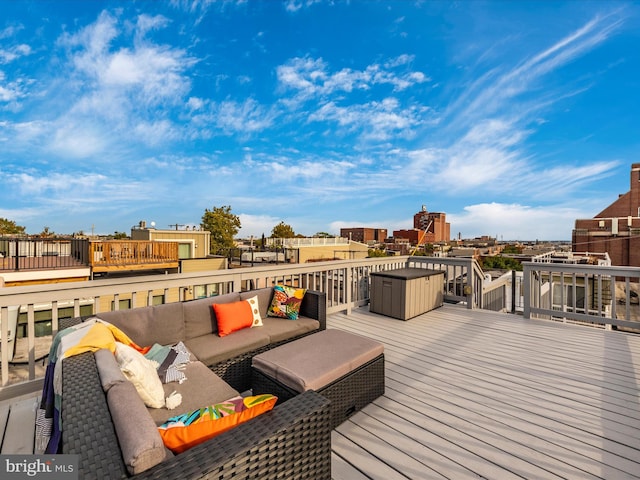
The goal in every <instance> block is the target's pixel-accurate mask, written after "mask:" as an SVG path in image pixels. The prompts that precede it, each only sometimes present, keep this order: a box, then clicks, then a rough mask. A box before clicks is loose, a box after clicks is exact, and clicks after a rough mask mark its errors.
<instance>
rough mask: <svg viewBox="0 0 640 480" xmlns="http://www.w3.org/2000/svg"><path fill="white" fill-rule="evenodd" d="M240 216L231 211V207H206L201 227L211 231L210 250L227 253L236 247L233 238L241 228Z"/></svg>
mask: <svg viewBox="0 0 640 480" xmlns="http://www.w3.org/2000/svg"><path fill="white" fill-rule="evenodd" d="M240 226H241V224H240V218H239V217H238V216H237V215H234V214H233V213H232V212H231V207H230V206H228V205H224V206H222V207H213V208H212V209H211V210H209V209H208V208H207V209H205V211H204V215H202V223H201V227H202V228H203V229H205V230H209V231H210V232H211V249H210V252H211V253H213V254H216V255H226V254H227V253H228V252H229V250H230V249H232V248H233V247H234V245H235V244H234V242H233V239H234V237H235V236H236V235H237V234H238V231H239V230H240Z"/></svg>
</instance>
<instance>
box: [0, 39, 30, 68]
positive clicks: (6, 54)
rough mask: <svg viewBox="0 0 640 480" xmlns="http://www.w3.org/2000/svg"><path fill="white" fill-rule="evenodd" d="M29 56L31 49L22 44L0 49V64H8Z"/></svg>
mask: <svg viewBox="0 0 640 480" xmlns="http://www.w3.org/2000/svg"><path fill="white" fill-rule="evenodd" d="M30 54H31V47H30V46H29V45H26V44H24V43H21V44H20V45H15V46H13V47H10V48H0V64H2V63H9V62H13V61H14V60H17V59H18V58H21V57H24V56H26V55H30Z"/></svg>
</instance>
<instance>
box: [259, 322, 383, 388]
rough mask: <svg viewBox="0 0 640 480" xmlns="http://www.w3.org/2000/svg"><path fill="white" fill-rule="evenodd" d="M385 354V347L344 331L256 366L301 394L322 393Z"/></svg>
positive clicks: (267, 356) (271, 354)
mask: <svg viewBox="0 0 640 480" xmlns="http://www.w3.org/2000/svg"><path fill="white" fill-rule="evenodd" d="M383 353H384V346H383V345H382V344H381V343H379V342H376V341H374V340H371V339H369V338H365V337H362V336H360V335H356V334H353V333H349V332H344V331H342V330H324V331H322V332H318V333H314V334H312V335H309V336H307V337H304V338H301V339H299V340H296V341H294V342H291V343H287V344H285V345H281V346H280V347H277V348H274V349H272V350H269V351H267V352H264V353H261V354H260V355H256V356H255V357H253V362H252V365H253V366H254V367H255V368H257V369H258V370H260V371H261V372H262V373H264V374H265V375H268V376H269V377H271V378H273V379H275V380H277V381H278V382H280V383H281V384H283V385H286V386H287V387H289V388H292V389H293V390H295V391H297V392H303V391H305V390H320V389H322V388H323V387H325V386H327V385H328V384H330V383H331V382H333V381H334V380H337V379H338V378H340V377H342V376H344V375H347V374H348V373H350V372H352V371H353V370H355V369H357V368H358V367H360V366H362V365H364V364H365V363H367V362H369V361H371V360H373V359H374V358H376V357H378V356H379V355H381V354H383Z"/></svg>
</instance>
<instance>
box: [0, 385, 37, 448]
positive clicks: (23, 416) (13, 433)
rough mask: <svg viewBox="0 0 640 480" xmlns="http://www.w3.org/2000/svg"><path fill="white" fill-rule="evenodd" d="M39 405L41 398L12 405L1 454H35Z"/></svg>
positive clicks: (33, 398)
mask: <svg viewBox="0 0 640 480" xmlns="http://www.w3.org/2000/svg"><path fill="white" fill-rule="evenodd" d="M38 403H39V397H31V398H24V399H22V400H19V401H16V402H13V403H12V404H10V406H9V408H8V409H7V410H8V417H7V421H6V427H5V430H4V437H3V440H2V449H1V450H0V453H2V454H32V453H33V446H34V439H35V423H36V411H37V409H38Z"/></svg>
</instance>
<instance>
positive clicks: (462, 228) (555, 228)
mask: <svg viewBox="0 0 640 480" xmlns="http://www.w3.org/2000/svg"><path fill="white" fill-rule="evenodd" d="M577 218H588V214H587V213H586V212H585V211H581V210H580V209H577V208H575V207H573V206H565V205H543V206H536V207H532V206H527V205H521V204H504V203H495V202H493V203H481V204H476V205H469V206H467V207H465V208H464V212H462V213H447V221H448V222H450V223H451V236H452V237H454V238H457V236H458V232H460V233H461V235H462V238H473V237H477V236H481V235H491V236H496V235H497V238H498V240H534V239H540V240H568V239H570V238H571V230H572V228H573V225H574V222H575V220H576V219H577Z"/></svg>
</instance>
